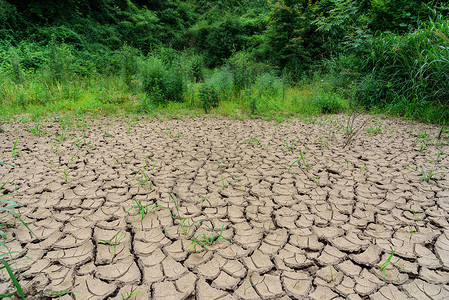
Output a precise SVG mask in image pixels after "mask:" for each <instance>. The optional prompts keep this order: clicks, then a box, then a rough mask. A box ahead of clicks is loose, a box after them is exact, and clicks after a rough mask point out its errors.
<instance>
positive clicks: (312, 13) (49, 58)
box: [0, 0, 449, 124]
mask: <svg viewBox="0 0 449 300" xmlns="http://www.w3.org/2000/svg"><path fill="white" fill-rule="evenodd" d="M445 3H446V1H442V0H441V1H437V0H434V1H429V0H380V1H379V0H376V1H374V0H362V1H355V0H322V1H317V0H315V1H307V0H299V1H298V0H296V1H293V0H285V1H265V0H252V1H249V0H242V1H236V0H213V1H204V0H186V1H181V0H156V1H142V0H117V1H112V0H86V1H73V0H64V1H48V0H37V1H23V0H20V1H19V0H8V1H4V0H0V70H1V73H0V78H1V83H0V88H1V89H0V104H1V106H2V110H1V111H0V117H1V116H10V115H12V114H17V113H23V112H30V113H32V114H34V115H35V116H38V115H41V114H42V113H47V112H54V111H67V110H70V111H75V112H78V113H83V114H84V113H86V112H110V111H115V110H116V109H117V108H120V109H121V110H125V111H136V112H141V113H155V112H158V111H161V109H162V110H164V109H168V110H175V111H179V110H180V109H188V110H195V109H204V110H205V111H206V112H210V111H213V112H215V113H224V114H229V115H233V116H241V115H245V114H246V115H250V116H265V117H273V116H275V117H276V116H286V115H292V114H303V113H335V112H338V111H342V110H345V109H346V106H347V105H349V106H351V109H354V108H355V107H357V108H360V109H361V108H365V109H369V110H373V111H376V112H379V111H380V112H387V113H389V114H392V115H395V116H402V117H407V118H414V119H419V120H423V121H427V122H432V123H444V124H447V123H448V120H449V116H448V112H449V100H448V99H449V83H448V82H449V72H448V71H447V70H449V21H448V18H447V16H448V12H449V8H448V6H447V4H445Z"/></svg>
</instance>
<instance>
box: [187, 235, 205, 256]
mask: <svg viewBox="0 0 449 300" xmlns="http://www.w3.org/2000/svg"><path fill="white" fill-rule="evenodd" d="M199 238H200V236H199V235H198V236H193V237H192V242H191V243H190V244H189V245H187V247H186V248H185V251H187V252H198V249H197V247H198V246H202V242H201V241H199V240H198V239H199Z"/></svg>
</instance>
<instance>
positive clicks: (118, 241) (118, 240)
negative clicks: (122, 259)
mask: <svg viewBox="0 0 449 300" xmlns="http://www.w3.org/2000/svg"><path fill="white" fill-rule="evenodd" d="M124 236H125V234H124V233H122V234H121V235H120V236H119V235H118V233H117V234H116V235H115V237H114V240H113V241H108V240H99V241H100V242H103V243H106V244H108V245H110V246H112V252H111V254H112V256H115V254H116V250H117V246H118V244H119V243H120V240H121V239H122V238H123V237H124Z"/></svg>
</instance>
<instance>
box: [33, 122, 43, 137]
mask: <svg viewBox="0 0 449 300" xmlns="http://www.w3.org/2000/svg"><path fill="white" fill-rule="evenodd" d="M30 132H31V133H32V134H33V135H35V136H44V135H46V134H47V131H46V130H45V129H44V127H43V125H42V124H40V123H36V124H35V125H34V126H30Z"/></svg>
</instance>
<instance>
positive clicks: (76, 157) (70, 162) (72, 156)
mask: <svg viewBox="0 0 449 300" xmlns="http://www.w3.org/2000/svg"><path fill="white" fill-rule="evenodd" d="M77 159H78V156H77V155H75V154H71V158H70V161H69V163H68V165H69V166H70V165H73V164H74V163H75V162H76V160H77Z"/></svg>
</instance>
